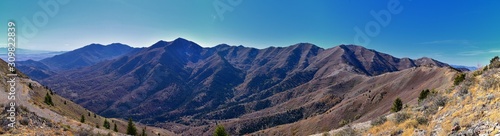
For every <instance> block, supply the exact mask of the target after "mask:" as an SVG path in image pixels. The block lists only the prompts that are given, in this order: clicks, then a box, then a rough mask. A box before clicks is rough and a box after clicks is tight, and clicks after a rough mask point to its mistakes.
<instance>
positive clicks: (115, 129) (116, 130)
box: [113, 123, 118, 132]
mask: <svg viewBox="0 0 500 136" xmlns="http://www.w3.org/2000/svg"><path fill="white" fill-rule="evenodd" d="M113 131H115V132H118V127H116V123H115V126H114V128H113Z"/></svg>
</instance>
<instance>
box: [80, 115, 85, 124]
mask: <svg viewBox="0 0 500 136" xmlns="http://www.w3.org/2000/svg"><path fill="white" fill-rule="evenodd" d="M80 122H82V123H85V116H83V115H82V117H81V118H80Z"/></svg>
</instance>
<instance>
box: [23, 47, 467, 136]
mask: <svg viewBox="0 0 500 136" xmlns="http://www.w3.org/2000/svg"><path fill="white" fill-rule="evenodd" d="M21 65H22V67H20V69H21V71H23V72H25V73H26V74H27V75H28V76H30V77H33V78H34V79H36V80H38V81H40V82H41V83H43V84H45V85H47V86H49V87H50V88H52V89H54V91H55V92H57V93H58V94H60V95H61V96H63V97H65V98H68V99H71V100H72V101H74V102H76V103H78V104H80V105H82V106H84V107H86V108H88V109H90V110H91V111H93V112H96V113H98V114H99V115H102V116H105V117H114V118H129V117H131V118H133V119H134V120H137V121H139V122H141V123H144V124H148V125H154V126H157V127H162V128H166V129H168V130H171V131H173V132H175V133H177V134H182V135H199V134H203V135H209V134H211V132H212V131H213V128H215V127H214V125H215V124H224V125H225V126H227V130H228V132H230V134H234V135H243V134H261V133H264V134H270V133H281V134H283V135H291V134H292V133H293V134H298V135H306V134H313V133H315V132H317V131H325V130H330V129H332V128H336V127H339V126H340V125H339V124H338V123H337V122H339V121H341V120H342V119H344V120H346V119H348V120H349V121H352V122H358V121H366V120H370V119H373V118H374V117H378V116H380V115H382V114H384V113H387V112H388V111H389V108H390V104H391V103H392V101H393V100H394V99H395V98H396V97H401V98H402V99H403V100H404V101H408V102H415V100H416V98H417V96H418V91H419V90H423V89H434V88H446V87H448V86H450V84H449V82H450V81H451V80H452V77H453V76H454V75H455V74H454V73H457V72H459V71H458V70H457V69H454V68H452V67H450V66H449V65H448V64H446V63H443V62H439V61H437V60H434V59H431V58H426V57H423V58H420V59H416V60H414V59H410V58H396V57H393V56H391V55H388V54H385V53H380V52H377V51H375V50H372V49H366V48H364V47H362V46H356V45H339V46H336V47H333V48H328V49H324V48H320V47H318V46H316V45H313V44H310V43H298V44H295V45H291V46H288V47H269V48H265V49H256V48H249V47H243V46H230V45H226V44H220V45H217V46H215V47H210V48H204V47H201V46H199V45H198V44H196V43H194V42H192V41H189V40H186V39H182V38H178V39H175V40H174V41H170V42H167V41H158V42H157V43H155V44H153V45H152V46H150V47H147V48H131V47H128V46H125V45H121V44H112V45H107V46H102V45H95V44H92V45H88V46H85V47H82V48H80V49H77V50H75V51H70V52H67V53H64V54H61V55H57V56H54V57H51V58H47V59H43V60H40V61H25V62H21ZM305 124H308V125H305Z"/></svg>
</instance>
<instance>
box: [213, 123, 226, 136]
mask: <svg viewBox="0 0 500 136" xmlns="http://www.w3.org/2000/svg"><path fill="white" fill-rule="evenodd" d="M214 136H229V134H227V132H226V129H224V126H222V125H217V127H216V128H215V131H214Z"/></svg>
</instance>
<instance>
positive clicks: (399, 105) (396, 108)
mask: <svg viewBox="0 0 500 136" xmlns="http://www.w3.org/2000/svg"><path fill="white" fill-rule="evenodd" d="M401 109H403V101H401V99H399V98H396V100H394V103H393V104H392V108H391V111H392V112H398V111H400V110H401Z"/></svg>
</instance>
